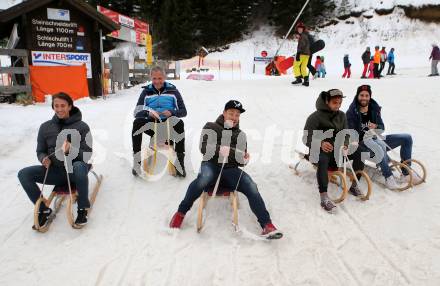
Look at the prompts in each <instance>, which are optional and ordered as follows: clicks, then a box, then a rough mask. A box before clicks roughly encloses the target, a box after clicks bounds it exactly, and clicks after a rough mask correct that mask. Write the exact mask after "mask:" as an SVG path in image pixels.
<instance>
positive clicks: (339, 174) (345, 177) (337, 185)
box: [291, 150, 372, 203]
mask: <svg viewBox="0 0 440 286" xmlns="http://www.w3.org/2000/svg"><path fill="white" fill-rule="evenodd" d="M295 152H296V153H297V154H298V156H299V158H300V160H299V161H298V162H297V163H296V164H295V165H294V166H293V167H291V169H293V170H294V172H295V175H297V176H298V175H299V171H298V167H299V164H300V163H301V162H302V161H303V160H305V161H307V162H309V156H308V155H307V154H304V153H302V152H299V151H296V150H295ZM347 164H349V162H347V161H346V160H344V167H343V168H337V167H335V168H333V167H330V168H329V169H328V178H329V182H330V183H332V184H329V186H328V190H327V194H328V196H329V198H330V199H331V200H332V201H333V202H334V203H341V202H343V201H344V200H345V199H346V197H347V194H348V189H349V188H348V184H347V183H348V182H351V184H352V183H353V182H355V181H356V182H357V183H358V187H359V189H360V191H361V193H362V195H361V196H359V197H358V198H359V199H360V200H361V201H367V200H369V198H370V196H371V192H372V183H371V179H370V177H369V176H368V174H367V173H366V172H364V171H357V172H356V174H353V172H352V171H348V172H347ZM312 165H313V167H314V168H315V169H317V167H316V165H315V164H312ZM355 175H359V176H360V179H359V180H358V179H357V177H356V176H355ZM361 183H362V184H361ZM332 185H333V186H332Z"/></svg>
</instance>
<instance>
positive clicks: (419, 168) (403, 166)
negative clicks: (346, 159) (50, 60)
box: [365, 159, 427, 192]
mask: <svg viewBox="0 0 440 286" xmlns="http://www.w3.org/2000/svg"><path fill="white" fill-rule="evenodd" d="M390 169H391V171H392V173H393V176H394V178H395V179H396V181H397V182H399V183H400V185H401V187H400V188H398V189H396V190H395V191H398V192H402V191H406V190H408V189H410V188H411V187H413V186H417V185H420V184H422V183H424V182H426V175H427V174H426V168H425V166H424V165H423V164H422V163H421V162H420V161H418V160H415V159H410V160H407V161H404V162H402V163H401V162H398V161H396V160H392V159H391V160H390ZM365 170H366V172H367V173H368V174H369V175H370V177H371V179H372V180H373V181H374V182H375V183H378V184H380V185H382V186H385V183H384V181H383V175H382V173H381V171H380V168H379V167H376V165H375V164H374V163H373V162H367V163H366V164H365ZM402 170H405V171H406V174H408V175H407V178H404V175H403V172H402Z"/></svg>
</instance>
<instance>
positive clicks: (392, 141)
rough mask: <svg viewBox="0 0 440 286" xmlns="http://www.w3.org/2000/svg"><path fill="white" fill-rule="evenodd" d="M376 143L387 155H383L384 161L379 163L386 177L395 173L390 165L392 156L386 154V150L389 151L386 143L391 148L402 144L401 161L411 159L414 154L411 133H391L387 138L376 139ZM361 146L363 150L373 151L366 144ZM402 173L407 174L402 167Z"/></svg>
mask: <svg viewBox="0 0 440 286" xmlns="http://www.w3.org/2000/svg"><path fill="white" fill-rule="evenodd" d="M374 143H376V144H377V146H378V147H380V148H381V149H382V150H383V152H384V154H385V156H384V157H383V159H382V161H381V162H380V163H379V164H378V165H379V167H380V169H381V171H382V175H383V176H384V177H385V178H388V177H390V176H391V175H392V174H393V173H392V172H391V169H390V167H389V162H390V158H389V157H388V155H386V152H387V151H389V150H388V149H387V148H388V147H387V146H386V145H388V146H389V147H390V148H391V149H394V148H397V147H399V146H400V160H401V162H403V161H406V160H409V159H411V154H412V143H413V141H412V137H411V135H409V134H390V135H386V137H385V140H383V141H382V140H379V139H374ZM359 148H360V150H361V152H365V151H367V152H371V150H370V149H369V148H368V147H367V146H365V145H364V144H360V145H359ZM402 173H403V174H404V175H407V171H406V170H405V169H402Z"/></svg>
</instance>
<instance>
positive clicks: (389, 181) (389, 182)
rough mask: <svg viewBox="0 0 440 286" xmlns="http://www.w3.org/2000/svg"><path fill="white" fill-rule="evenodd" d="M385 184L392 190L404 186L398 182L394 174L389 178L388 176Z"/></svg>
mask: <svg viewBox="0 0 440 286" xmlns="http://www.w3.org/2000/svg"><path fill="white" fill-rule="evenodd" d="M385 185H386V187H387V188H388V189H390V190H397V189H400V188H402V185H401V184H398V183H397V182H396V179H395V178H394V176H389V177H388V178H386V179H385Z"/></svg>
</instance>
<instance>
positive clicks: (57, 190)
mask: <svg viewBox="0 0 440 286" xmlns="http://www.w3.org/2000/svg"><path fill="white" fill-rule="evenodd" d="M90 172H91V173H92V174H93V176H94V177H95V179H96V183H95V185H94V187H93V191H92V193H91V195H90V199H89V200H90V209H89V210H88V214H90V213H91V211H92V209H93V204H94V202H95V200H96V196H97V195H98V192H99V189H100V187H101V183H102V180H103V177H102V175H98V174H97V173H96V172H95V171H93V170H91V171H90ZM77 196H78V194H77V191H76V187H75V185H74V184H70V185H65V186H55V187H54V188H53V190H52V192H51V193H50V195H49V198H47V199H46V198H45V197H44V196H43V194H42V195H41V197H40V198H39V199H38V200H37V202H36V203H35V207H34V226H33V227H32V229H34V230H36V231H38V232H42V233H45V232H47V231H48V230H49V228H50V225H51V223H52V222H53V220H54V219H55V217H56V215H57V213H58V212H59V210H60V209H61V207H62V205H63V203H64V201H65V200H66V199H67V200H68V204H67V220H68V222H69V224H70V225H71V226H72V227H73V228H76V229H78V228H81V226H78V225H76V224H75V220H74V215H73V203H74V202H75V201H76V198H77ZM52 202H53V212H52V214H50V216H49V217H48V221H47V224H46V225H45V226H40V225H39V222H38V213H39V210H40V205H41V204H42V203H43V204H45V205H46V207H48V208H50V207H51V205H52Z"/></svg>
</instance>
